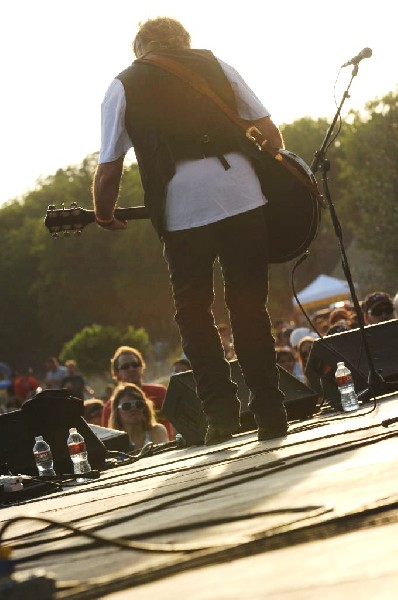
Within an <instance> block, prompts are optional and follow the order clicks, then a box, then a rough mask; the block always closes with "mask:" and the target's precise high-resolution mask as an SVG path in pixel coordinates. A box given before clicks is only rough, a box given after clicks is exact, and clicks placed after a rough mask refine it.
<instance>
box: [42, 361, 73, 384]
mask: <svg viewBox="0 0 398 600" xmlns="http://www.w3.org/2000/svg"><path fill="white" fill-rule="evenodd" d="M46 366H47V369H48V370H47V373H46V376H45V380H44V386H45V388H46V389H47V390H59V389H60V388H62V380H63V379H64V377H66V376H67V374H68V369H67V368H66V367H63V366H61V365H60V364H59V362H58V359H57V358H56V357H55V356H50V357H49V358H48V359H47V361H46Z"/></svg>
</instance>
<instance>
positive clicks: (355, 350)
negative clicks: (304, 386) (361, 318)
mask: <svg viewBox="0 0 398 600" xmlns="http://www.w3.org/2000/svg"><path fill="white" fill-rule="evenodd" d="M365 335H366V337H367V341H368V344H369V349H370V353H371V356H372V359H373V362H374V367H375V369H376V370H377V371H379V372H380V373H381V375H382V376H383V378H384V380H385V381H389V382H392V381H397V380H398V320H396V319H394V320H392V321H385V322H384V323H377V324H376V325H366V327H365ZM338 362H344V363H345V364H346V366H347V367H348V368H349V369H350V371H351V373H352V377H353V380H354V385H355V389H356V391H357V392H360V391H362V390H364V389H366V388H367V386H368V375H369V364H368V359H367V356H366V353H365V349H364V347H363V340H362V335H361V331H360V329H350V330H349V331H343V332H342V333H335V334H333V335H327V336H325V337H324V338H323V339H322V338H320V339H317V340H315V341H314V343H313V345H312V348H311V352H310V355H309V357H308V362H307V367H306V371H305V372H306V376H307V378H308V381H309V382H310V385H311V387H312V388H313V389H315V390H317V391H318V392H319V393H323V395H324V397H325V398H326V399H327V400H328V401H329V402H330V404H331V405H332V406H333V407H335V408H339V406H340V395H339V392H338V389H337V385H336V382H335V379H334V374H335V372H336V368H337V363H338ZM397 389H398V385H397Z"/></svg>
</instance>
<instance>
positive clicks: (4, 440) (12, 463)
mask: <svg viewBox="0 0 398 600" xmlns="http://www.w3.org/2000/svg"><path fill="white" fill-rule="evenodd" d="M70 427H76V429H77V430H78V432H79V433H80V434H81V435H82V436H83V437H84V441H85V442H86V447H87V452H88V459H89V462H90V465H91V467H92V468H93V469H102V468H103V467H104V465H105V456H106V448H105V446H104V444H103V443H102V442H101V441H100V440H99V439H98V438H97V436H96V435H95V434H94V433H93V432H92V430H91V429H90V427H89V426H88V424H87V423H86V421H85V420H84V419H83V402H82V400H79V399H78V398H73V397H72V396H70V395H69V391H68V390H45V391H43V392H40V393H39V394H37V395H36V396H35V397H34V398H32V399H31V400H28V401H27V402H25V403H24V404H23V405H22V408H21V409H20V410H16V411H14V412H12V413H7V414H4V415H0V466H1V469H2V471H3V472H4V471H6V470H7V469H8V470H9V471H11V473H12V474H13V475H18V474H21V475H37V474H38V473H37V469H36V465H35V461H34V458H33V446H34V443H35V437H36V436H38V435H42V436H43V438H44V439H45V441H46V442H47V443H48V444H49V445H50V448H51V452H52V455H53V459H54V469H55V472H56V473H57V474H58V475H61V474H67V473H73V467H72V462H71V459H70V457H69V452H68V447H67V443H66V442H67V439H68V436H69V428H70Z"/></svg>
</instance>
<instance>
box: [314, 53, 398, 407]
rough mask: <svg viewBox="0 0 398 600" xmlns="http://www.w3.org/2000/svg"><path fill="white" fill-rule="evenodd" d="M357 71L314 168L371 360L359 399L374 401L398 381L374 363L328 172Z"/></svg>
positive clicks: (397, 386)
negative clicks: (330, 152) (330, 153)
mask: <svg viewBox="0 0 398 600" xmlns="http://www.w3.org/2000/svg"><path fill="white" fill-rule="evenodd" d="M357 74H358V64H355V65H354V68H353V70H352V75H351V79H350V82H349V84H348V86H347V89H346V90H345V92H344V94H343V97H342V99H341V102H340V104H339V106H338V108H337V112H336V114H335V116H334V119H333V121H332V123H331V125H330V127H329V128H328V130H327V132H326V136H325V138H324V140H323V142H322V145H321V147H320V148H319V150H317V151H316V152H315V155H314V159H313V161H312V163H311V170H312V172H313V173H314V174H315V173H316V171H317V170H318V169H319V170H320V172H321V174H322V185H323V190H324V198H326V201H327V205H328V208H329V212H330V215H331V218H332V223H333V228H334V231H335V234H336V237H337V242H338V246H339V249H340V254H341V264H342V267H343V271H344V274H345V277H346V280H347V283H348V286H349V288H350V293H351V298H352V302H353V304H354V307H355V311H356V314H357V317H358V324H359V329H360V334H361V339H362V343H363V347H364V349H365V353H366V357H367V360H368V367H369V374H368V388H367V389H365V390H363V391H362V392H360V393H359V394H358V398H359V399H360V400H361V401H363V402H366V401H367V400H370V399H371V398H376V396H382V395H383V394H387V393H389V392H394V391H396V390H397V389H398V382H386V381H385V380H384V378H383V377H382V375H381V373H379V372H378V371H377V370H376V368H375V366H374V362H373V358H372V353H371V351H370V347H369V342H368V337H367V335H366V332H365V322H364V318H363V312H362V309H361V307H360V305H359V301H358V297H357V293H356V290H355V286H354V283H353V280H352V276H351V271H350V267H349V264H348V259H347V255H346V252H345V248H344V243H343V235H342V230H341V225H340V222H339V220H338V217H337V214H336V210H335V207H334V205H333V202H332V199H331V195H330V191H329V186H328V179H327V173H328V171H329V170H330V161H329V160H328V159H327V158H326V151H327V148H328V144H329V140H330V137H331V135H332V133H333V129H334V127H335V125H336V122H337V119H338V118H339V116H340V113H341V108H342V106H343V104H344V102H345V100H346V99H347V98H349V94H348V91H349V89H350V87H351V84H352V82H353V79H354V77H355V76H356V75H357Z"/></svg>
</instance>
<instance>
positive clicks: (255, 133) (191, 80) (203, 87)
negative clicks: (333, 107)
mask: <svg viewBox="0 0 398 600" xmlns="http://www.w3.org/2000/svg"><path fill="white" fill-rule="evenodd" d="M135 62H144V63H148V64H153V65H156V66H157V67H160V68H162V69H163V70H164V71H167V72H168V73H172V74H173V75H175V76H177V77H179V78H180V79H182V81H184V82H185V83H188V84H189V85H190V86H191V87H193V88H194V89H195V90H196V91H197V92H200V93H201V94H203V95H205V96H207V97H208V98H210V100H212V101H213V102H214V103H215V104H216V105H217V106H218V107H219V108H220V109H221V110H222V111H223V112H224V113H225V114H226V115H227V116H228V117H229V119H230V120H231V121H232V122H233V123H235V124H236V125H238V127H240V129H242V130H243V132H244V134H245V135H246V137H247V138H248V139H249V140H251V141H252V142H254V143H255V144H256V145H257V147H258V148H259V150H261V151H265V152H267V153H268V154H270V155H271V156H272V157H273V158H274V159H275V160H277V161H278V162H280V164H282V165H283V166H284V167H285V168H286V169H288V170H289V171H290V172H291V173H292V174H293V175H294V176H295V177H296V178H297V179H299V181H300V182H301V183H302V184H303V185H305V186H306V187H307V188H308V190H309V191H310V192H311V194H313V195H315V196H317V197H319V196H320V193H319V190H318V188H317V186H316V185H315V184H313V183H312V182H311V180H310V179H308V178H307V177H306V176H304V175H303V174H302V173H301V172H300V171H299V170H298V169H297V168H296V167H295V166H293V165H292V164H291V163H290V162H289V161H288V160H287V159H286V157H285V156H283V154H281V153H280V152H279V151H278V149H277V148H274V147H273V146H271V145H270V144H269V143H268V140H267V139H266V138H265V137H264V136H263V134H262V133H261V131H260V130H259V129H257V127H255V126H253V125H249V126H248V121H246V120H245V119H242V118H241V117H239V115H238V114H237V113H236V112H234V111H233V110H232V109H231V108H230V107H229V106H228V104H226V103H225V102H224V101H223V100H222V99H221V98H220V97H219V96H218V95H217V94H216V93H215V92H213V90H212V89H211V88H210V86H209V84H208V83H207V81H206V80H205V79H203V77H200V75H198V74H197V73H195V72H193V71H191V70H190V69H189V68H188V67H186V66H185V65H182V64H181V63H179V62H177V61H175V60H173V59H171V58H169V57H168V56H164V55H162V54H156V53H154V52H150V53H148V54H144V55H143V56H141V57H140V58H137V59H136V61H135Z"/></svg>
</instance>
